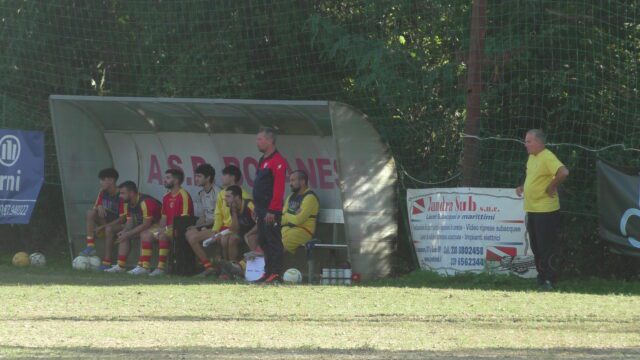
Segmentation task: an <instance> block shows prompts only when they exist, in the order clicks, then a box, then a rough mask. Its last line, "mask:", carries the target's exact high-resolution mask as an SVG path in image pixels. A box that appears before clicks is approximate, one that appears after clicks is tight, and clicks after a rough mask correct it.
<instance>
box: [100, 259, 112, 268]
mask: <svg viewBox="0 0 640 360" xmlns="http://www.w3.org/2000/svg"><path fill="white" fill-rule="evenodd" d="M102 265H109V266H111V259H109V258H107V257H105V258H104V259H102Z"/></svg>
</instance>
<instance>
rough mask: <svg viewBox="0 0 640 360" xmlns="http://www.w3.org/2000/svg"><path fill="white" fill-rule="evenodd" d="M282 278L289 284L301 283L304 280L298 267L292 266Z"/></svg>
mask: <svg viewBox="0 0 640 360" xmlns="http://www.w3.org/2000/svg"><path fill="white" fill-rule="evenodd" d="M282 280H284V282H286V283H288V284H300V283H301V282H302V273H300V271H299V270H298V269H294V268H291V269H289V270H287V271H285V273H284V275H283V276H282Z"/></svg>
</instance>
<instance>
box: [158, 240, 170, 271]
mask: <svg viewBox="0 0 640 360" xmlns="http://www.w3.org/2000/svg"><path fill="white" fill-rule="evenodd" d="M158 243H159V244H160V255H159V256H158V269H163V270H164V268H165V267H166V266H167V255H169V242H168V241H159V242H158Z"/></svg>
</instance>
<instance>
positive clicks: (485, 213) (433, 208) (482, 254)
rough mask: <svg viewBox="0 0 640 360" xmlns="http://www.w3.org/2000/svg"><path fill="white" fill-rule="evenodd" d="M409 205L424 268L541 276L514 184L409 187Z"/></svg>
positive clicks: (446, 271)
mask: <svg viewBox="0 0 640 360" xmlns="http://www.w3.org/2000/svg"><path fill="white" fill-rule="evenodd" d="M407 206H408V214H409V218H410V226H411V237H412V240H413V243H414V247H415V250H416V255H417V257H418V261H419V263H420V267H421V268H422V269H425V270H433V271H437V272H439V273H441V274H445V275H454V274H456V273H459V272H482V271H489V272H492V273H502V274H507V273H513V274H517V275H519V276H523V277H527V278H530V277H535V276H536V275H537V272H536V270H535V263H534V260H533V253H532V252H531V250H530V249H529V246H528V242H527V238H526V233H527V231H526V226H525V212H524V210H523V207H522V198H519V197H517V196H516V194H515V191H514V189H488V188H442V189H408V190H407Z"/></svg>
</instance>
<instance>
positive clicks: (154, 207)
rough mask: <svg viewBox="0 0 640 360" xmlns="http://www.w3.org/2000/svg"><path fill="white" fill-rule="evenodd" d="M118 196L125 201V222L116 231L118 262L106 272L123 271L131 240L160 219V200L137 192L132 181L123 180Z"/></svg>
mask: <svg viewBox="0 0 640 360" xmlns="http://www.w3.org/2000/svg"><path fill="white" fill-rule="evenodd" d="M118 188H119V189H120V198H121V199H122V201H124V203H125V209H126V211H125V213H126V218H127V222H126V223H125V225H124V229H123V230H122V231H121V232H119V233H118V238H117V239H116V242H115V243H116V244H118V263H117V264H115V265H113V266H112V267H110V268H108V269H106V270H105V271H106V272H110V273H118V272H124V271H125V270H126V267H127V257H128V256H129V251H130V250H131V241H133V240H134V239H138V238H139V237H140V234H141V233H142V232H144V231H146V230H148V229H150V228H151V226H153V225H154V224H156V223H157V222H158V221H159V220H160V211H161V210H160V209H161V207H162V205H161V204H160V201H158V200H156V199H154V198H153V197H151V196H149V195H146V194H141V193H139V192H138V187H137V186H136V183H134V182H133V181H125V182H123V183H122V184H120V186H118Z"/></svg>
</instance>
